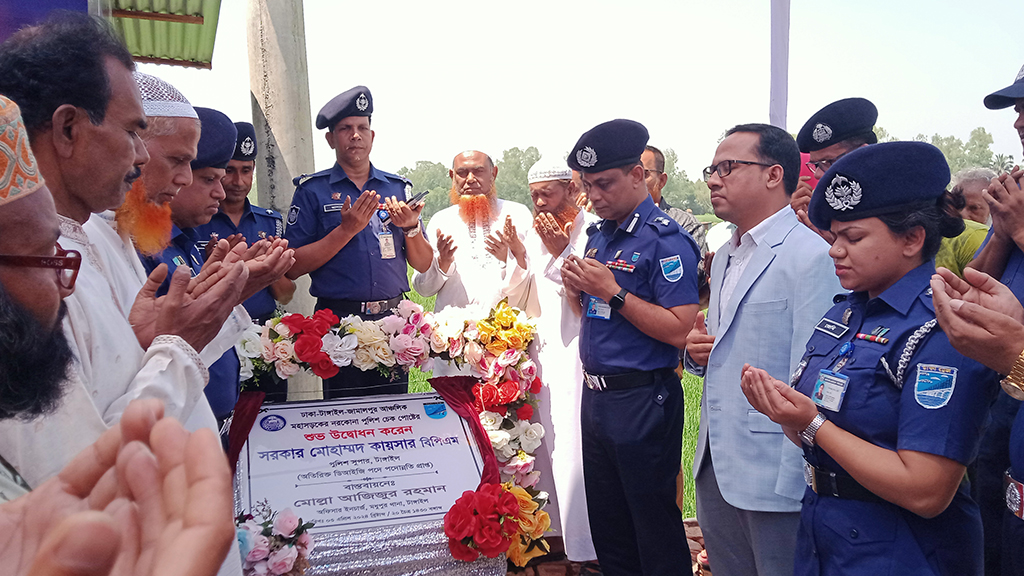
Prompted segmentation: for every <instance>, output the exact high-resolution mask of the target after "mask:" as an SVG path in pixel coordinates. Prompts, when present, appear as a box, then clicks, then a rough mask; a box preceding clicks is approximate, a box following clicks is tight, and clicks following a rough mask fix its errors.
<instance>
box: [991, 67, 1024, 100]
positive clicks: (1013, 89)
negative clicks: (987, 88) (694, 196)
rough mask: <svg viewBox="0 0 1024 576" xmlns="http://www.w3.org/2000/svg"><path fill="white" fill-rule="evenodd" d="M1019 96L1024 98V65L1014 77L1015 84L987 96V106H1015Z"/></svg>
mask: <svg viewBox="0 0 1024 576" xmlns="http://www.w3.org/2000/svg"><path fill="white" fill-rule="evenodd" d="M1018 98H1024V67H1021V69H1020V72H1017V77H1016V78H1014V79H1013V84H1010V85H1009V86H1007V87H1006V88H1003V89H1002V90H998V91H996V92H993V93H991V94H989V95H988V96H985V108H988V109H990V110H999V109H1000V108H1009V107H1010V106H1013V104H1014V102H1016V101H1017V99H1018Z"/></svg>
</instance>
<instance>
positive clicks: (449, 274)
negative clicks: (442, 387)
mask: <svg viewBox="0 0 1024 576" xmlns="http://www.w3.org/2000/svg"><path fill="white" fill-rule="evenodd" d="M448 176H449V177H450V178H451V179H452V188H451V192H450V197H451V204H452V205H451V206H449V207H448V208H445V209H444V210H441V211H440V212H438V213H437V214H434V217H433V218H431V219H430V224H429V225H428V226H427V237H428V238H433V239H435V241H436V242H437V251H436V252H435V253H434V257H433V260H432V261H431V262H430V267H429V268H427V269H425V270H423V271H419V272H417V273H416V274H413V277H412V285H413V288H415V289H416V291H417V292H419V293H420V294H421V295H423V296H428V297H429V296H433V295H435V294H436V295H437V301H436V302H435V304H434V310H436V311H441V310H444V309H445V308H447V307H448V306H458V307H464V306H470V305H479V306H484V307H490V306H493V305H495V304H497V303H498V301H500V300H501V299H502V298H503V297H505V296H507V295H508V293H509V291H510V290H514V289H515V288H516V287H515V286H509V284H508V281H507V279H508V278H509V276H510V275H511V273H512V270H511V269H509V266H513V265H514V264H515V263H518V264H519V266H520V267H521V268H525V264H526V260H525V258H526V252H525V248H524V247H523V242H522V240H523V234H522V233H521V232H518V230H527V229H528V228H529V226H530V220H531V218H530V211H529V210H528V209H527V208H526V207H525V206H523V205H522V204H519V203H516V202H510V201H506V200H499V199H498V194H497V190H495V187H494V180H495V178H497V176H498V168H497V167H496V166H495V165H494V162H493V161H492V160H491V157H490V156H488V155H487V154H484V153H483V152H480V151H478V150H468V151H466V152H463V153H461V154H459V155H458V156H456V157H455V159H454V160H452V167H451V169H450V170H449V171H448ZM510 256H512V257H513V259H514V260H515V261H516V262H514V263H510V262H509V257H510ZM510 303H511V304H513V305H516V304H519V303H518V302H512V301H510ZM460 373H461V374H469V373H470V369H469V368H468V367H464V368H462V369H461V370H460V369H459V368H458V367H457V366H455V364H454V363H445V362H441V361H435V362H434V375H435V376H450V375H453V374H460Z"/></svg>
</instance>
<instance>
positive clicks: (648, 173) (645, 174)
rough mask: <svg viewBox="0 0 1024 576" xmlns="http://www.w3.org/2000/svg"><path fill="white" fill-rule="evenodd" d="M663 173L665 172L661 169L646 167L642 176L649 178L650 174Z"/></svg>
mask: <svg viewBox="0 0 1024 576" xmlns="http://www.w3.org/2000/svg"><path fill="white" fill-rule="evenodd" d="M664 173H665V172H664V171H662V170H648V169H646V168H644V178H650V177H651V174H664Z"/></svg>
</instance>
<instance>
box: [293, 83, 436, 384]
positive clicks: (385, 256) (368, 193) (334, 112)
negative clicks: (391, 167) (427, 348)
mask: <svg viewBox="0 0 1024 576" xmlns="http://www.w3.org/2000/svg"><path fill="white" fill-rule="evenodd" d="M372 113H373V96H372V95H371V94H370V90H369V89H368V88H366V87H365V86H356V87H355V88H352V89H351V90H348V91H346V92H343V93H342V94H339V95H338V96H336V97H335V98H334V99H332V100H331V101H330V102H328V103H327V104H326V105H325V106H324V107H323V108H322V109H321V110H320V113H319V114H317V117H316V127H317V128H318V129H324V128H326V129H327V134H326V138H327V143H328V144H329V145H330V146H331V148H332V149H334V152H335V158H336V160H337V162H336V163H335V164H334V166H332V167H331V168H329V169H327V170H322V171H320V172H317V173H315V174H312V175H309V176H305V175H304V176H300V177H299V178H296V179H295V185H296V186H297V187H296V189H295V195H294V196H293V197H292V206H291V209H290V210H289V211H288V224H287V226H286V229H285V238H286V239H287V240H288V241H289V243H290V245H291V247H293V248H295V265H294V266H293V267H292V269H291V271H289V272H288V277H289V278H291V279H295V278H298V277H299V276H301V275H303V274H309V275H310V280H311V285H310V290H309V291H310V294H312V295H313V296H316V298H317V304H316V308H317V309H318V310H321V309H329V310H331V311H332V312H334V313H335V314H336V315H337V316H338V317H344V316H348V315H350V314H358V315H359V316H361V317H362V318H364V319H368V320H376V319H378V318H381V317H383V316H386V315H387V314H389V313H390V310H391V309H392V308H394V307H395V306H396V305H398V302H399V301H401V299H402V298H403V293H404V292H406V291H408V290H409V279H408V268H407V265H406V263H407V262H408V264H409V265H412V267H413V268H415V269H416V270H419V271H421V272H425V271H426V270H427V269H428V268H429V266H430V263H431V261H432V260H433V257H434V251H433V248H431V246H430V243H429V242H427V240H426V238H425V237H424V236H423V233H422V230H423V227H422V225H421V223H420V219H419V215H420V212H421V211H422V210H423V206H422V204H420V205H417V206H415V207H410V206H408V205H407V204H406V203H405V200H406V198H407V195H410V194H409V193H410V192H411V191H412V184H411V183H410V182H409V181H408V180H406V179H405V178H402V177H401V176H397V175H395V174H390V173H388V172H384V171H381V170H378V169H377V168H376V167H374V166H373V164H371V163H370V150H371V149H372V147H373V139H374V132H373V130H371V129H370V115H371V114H372ZM408 389H409V383H408V379H401V380H399V381H390V380H388V379H387V378H385V377H383V376H381V375H380V374H378V373H377V372H373V371H368V372H361V371H359V370H358V369H356V368H354V367H351V366H348V367H345V368H342V369H341V371H340V372H339V373H338V375H337V376H335V377H334V378H330V379H328V380H325V381H324V398H325V399H329V398H340V397H345V396H364V395H369V394H401V393H405V392H408Z"/></svg>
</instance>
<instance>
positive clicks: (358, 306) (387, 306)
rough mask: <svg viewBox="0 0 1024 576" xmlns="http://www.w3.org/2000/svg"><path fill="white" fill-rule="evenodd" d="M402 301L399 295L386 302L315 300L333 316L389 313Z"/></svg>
mask: <svg viewBox="0 0 1024 576" xmlns="http://www.w3.org/2000/svg"><path fill="white" fill-rule="evenodd" d="M402 299H403V296H402V295H401V294H399V295H398V296H395V297H394V298H389V299H387V300H371V301H369V302H362V301H359V300H337V299H334V298H317V305H318V306H321V307H323V308H330V309H331V310H332V311H333V312H334V313H335V314H343V315H345V314H369V315H371V316H376V315H377V314H385V313H387V312H389V311H390V310H391V309H392V308H394V307H395V306H398V303H399V302H401V301H402Z"/></svg>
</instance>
